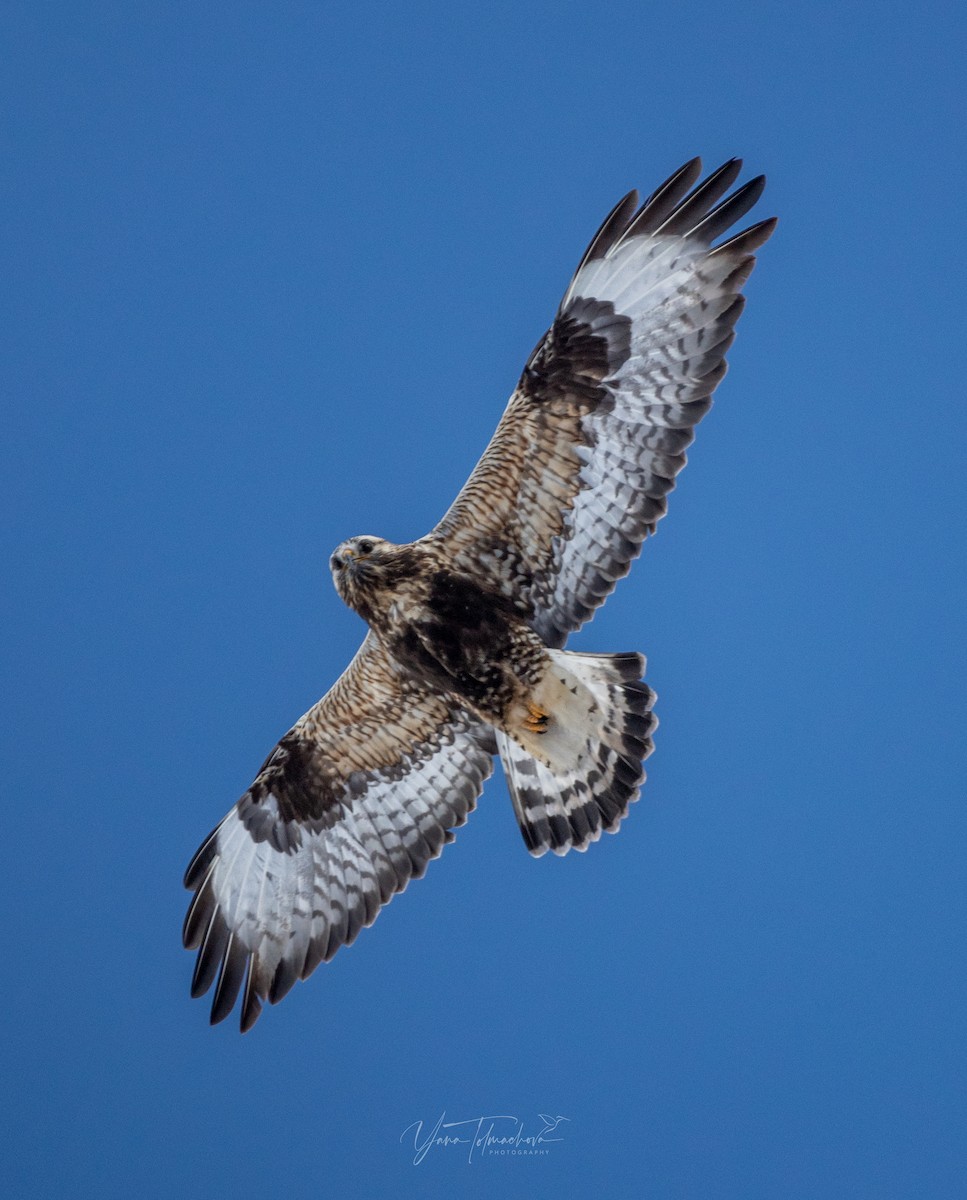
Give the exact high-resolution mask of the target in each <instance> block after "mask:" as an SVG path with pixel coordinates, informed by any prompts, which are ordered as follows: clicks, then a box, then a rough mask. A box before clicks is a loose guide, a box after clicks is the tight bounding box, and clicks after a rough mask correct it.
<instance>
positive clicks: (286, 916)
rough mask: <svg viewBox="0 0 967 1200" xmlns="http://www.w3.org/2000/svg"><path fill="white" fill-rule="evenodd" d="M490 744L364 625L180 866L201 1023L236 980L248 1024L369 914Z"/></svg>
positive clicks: (413, 865)
mask: <svg viewBox="0 0 967 1200" xmlns="http://www.w3.org/2000/svg"><path fill="white" fill-rule="evenodd" d="M494 749H495V746H494V742H493V733H492V731H491V730H490V729H489V727H487V726H483V725H481V724H479V723H478V722H477V721H476V720H475V719H474V718H472V717H470V716H468V715H467V714H466V713H464V712H463V711H461V710H456V709H454V708H453V707H452V706H451V705H449V704H447V702H446V701H445V700H443V699H441V698H440V697H439V696H435V695H432V694H430V693H429V692H427V691H425V690H423V689H422V688H421V687H420V686H419V684H417V683H413V682H412V681H411V680H408V679H405V678H404V677H403V676H402V675H401V674H400V673H399V672H398V670H397V669H395V667H394V664H393V662H392V660H391V659H390V658H389V657H388V656H387V655H386V654H385V652H384V651H383V649H382V646H381V645H380V643H379V642H378V641H377V640H376V638H375V637H374V636H373V635H372V634H369V636H368V637H367V638H366V640H365V641H364V642H363V645H362V647H361V648H360V650H359V652H358V653H357V655H356V657H355V658H354V659H353V661H352V662H351V663H350V665H349V667H348V668H347V669H346V671H345V672H344V674H343V675H342V676H341V677H340V679H339V680H338V681H337V682H336V683H335V685H334V686H333V687H332V689H331V690H330V691H329V692H328V694H327V695H326V696H325V697H323V699H322V700H320V701H319V703H318V704H317V705H315V707H314V708H311V709H310V710H309V711H308V712H307V713H306V714H305V716H304V717H302V718H301V719H300V720H299V721H298V722H297V723H296V725H295V726H294V727H293V728H292V729H291V730H290V731H289V732H288V733H287V734H286V735H285V737H284V738H283V739H282V740H281V741H280V742H279V744H278V746H276V748H275V750H273V752H272V754H271V755H269V758H268V759H267V760H266V762H265V765H264V766H263V767H262V770H261V771H260V772H259V774H258V776H257V777H256V779H255V782H254V783H253V784H252V786H251V787H250V788H249V790H248V791H247V792H246V793H245V795H244V796H243V797H242V798H241V800H239V802H238V803H237V804H236V805H235V807H234V808H233V809H232V811H231V812H230V813H229V814H228V816H227V817H225V819H224V820H223V821H222V823H221V824H220V825H219V826H218V828H217V829H215V830H214V831H213V833H212V834H211V835H210V836H209V837H208V839H207V840H206V841H205V843H204V845H203V846H202V847H201V849H200V850H199V851H198V853H197V854H196V855H195V857H194V859H193V860H192V862H191V865H190V866H189V867H188V870H187V872H186V873H185V886H186V887H188V888H191V889H193V890H194V892H195V897H194V899H193V900H192V902H191V906H190V907H189V909H188V915H187V917H186V918H185V928H184V942H185V945H186V946H187V947H188V949H189V950H194V949H196V948H198V961H197V964H196V967H195V975H194V979H193V980H192V995H194V996H199V995H201V994H202V993H204V992H206V991H207V990H208V989H209V987H211V985H212V982H213V981H214V979H215V976H216V974H217V976H218V984H217V986H216V988H215V998H214V1000H213V1002H212V1023H213V1024H214V1023H215V1022H216V1021H220V1020H222V1019H223V1018H224V1017H226V1016H228V1014H229V1012H230V1011H231V1009H232V1006H233V1005H234V1003H235V1000H236V997H237V996H238V993H239V990H240V989H241V988H242V986H243V984H244V997H243V1001H242V1013H241V1024H242V1030H243V1031H245V1030H246V1029H249V1028H251V1026H252V1025H253V1024H254V1023H255V1021H256V1020H257V1018H258V1015H259V1013H260V1012H261V1009H262V1005H261V1001H262V1000H264V999H266V998H268V999H269V1000H270V1001H271V1002H272V1003H273V1004H274V1003H275V1002H276V1001H277V1000H280V999H281V998H282V997H283V996H284V995H285V994H286V992H288V990H289V989H290V988H291V987H292V985H293V984H294V983H295V981H296V980H297V979H300V978H301V979H305V978H306V976H307V975H309V973H310V972H311V971H313V970H314V969H315V968H316V966H318V964H319V963H320V962H321V961H322V960H323V959H329V958H331V957H332V955H333V954H335V952H336V950H337V949H338V948H339V947H340V946H341V945H344V944H345V945H348V944H349V943H350V942H351V941H352V940H353V939H354V938H355V937H356V934H357V933H359V931H360V929H362V927H363V926H364V925H371V924H372V922H373V921H374V920H375V919H376V914H377V913H378V912H379V909H380V906H381V905H383V904H386V903H387V901H388V900H390V898H391V897H392V896H393V895H394V893H396V892H399V891H402V890H403V888H404V887H406V885H407V883H408V882H409V880H410V879H413V878H419V877H420V876H421V875H422V874H423V872H424V871H425V870H426V865H427V863H428V862H429V860H430V859H431V858H435V857H436V856H437V855H438V854H439V853H440V851H441V849H442V848H443V845H444V843H445V842H448V841H452V840H453V835H452V834H451V833H450V830H451V829H452V828H453V827H454V826H457V825H462V824H463V822H464V821H465V820H466V818H467V813H468V812H470V810H471V809H472V808H473V807H474V804H475V803H476V799H477V796H479V795H480V790H481V788H482V787H483V783H484V780H485V779H486V778H487V777H488V776H489V775H490V772H491V769H492V766H493V762H492V755H493V753H494Z"/></svg>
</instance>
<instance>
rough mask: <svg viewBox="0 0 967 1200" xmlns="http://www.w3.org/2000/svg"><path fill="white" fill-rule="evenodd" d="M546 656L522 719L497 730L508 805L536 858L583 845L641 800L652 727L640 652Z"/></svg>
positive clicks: (652, 696) (651, 694) (614, 825)
mask: <svg viewBox="0 0 967 1200" xmlns="http://www.w3.org/2000/svg"><path fill="white" fill-rule="evenodd" d="M549 656H550V665H549V668H548V671H547V673H546V674H545V676H544V678H543V680H542V681H541V683H540V684H539V685H538V686H537V688H535V690H534V693H533V695H532V697H531V705H530V706H529V707H530V712H529V715H528V718H527V721H528V724H525V725H524V726H522V727H521V728H519V729H515V731H514V736H513V738H511V737H510V736H509V735H508V734H507V733H504V732H501V731H499V730H498V732H497V746H498V748H499V750H500V758H501V762H502V763H503V766H504V774H505V775H506V777H507V785H508V787H509V788H510V795H511V799H512V800H513V802H514V811H515V812H516V813H517V820H518V822H519V823H520V830H521V833H522V834H523V835H524V841H525V842H526V843H527V848H528V850H530V852H531V854H533V855H535V856H538V855H541V854H544V853H545V852H546V851H547V850H553V851H554V853H555V854H566V853H567V851H568V850H570V849H572V848H573V849H575V850H585V849H587V847H588V845H589V844H590V843H591V842H596V841H597V840H598V838H599V837H600V836H601V831H602V829H603V830H606V831H607V832H608V833H615V832H616V831H617V829H618V825H619V824H620V822H621V819H622V817H624V816H625V814H626V813H627V811H628V805H629V804H630V803H631V802H632V801H633V800H637V798H638V789H639V787H640V786H641V783H642V781H643V780H644V778H645V772H644V769H643V767H642V765H641V764H642V761H643V760H644V759H646V758H647V757H648V755H649V754H650V753H651V752H652V750H653V748H654V746H653V743H652V740H651V734H652V733H653V731H654V729H655V726H656V725H657V724H658V720H657V718H656V717H655V715H654V713H653V712H652V711H651V707H652V705H653V704H654V702H655V694H654V692H653V691H652V690H651V688H649V687H648V686H647V685H646V684H644V683H643V682H642V681H641V676H642V675H643V674H644V670H645V660H644V658H643V657H642V656H641V655H640V654H575V653H571V652H569V651H566V650H551V651H549ZM542 726H543V727H542Z"/></svg>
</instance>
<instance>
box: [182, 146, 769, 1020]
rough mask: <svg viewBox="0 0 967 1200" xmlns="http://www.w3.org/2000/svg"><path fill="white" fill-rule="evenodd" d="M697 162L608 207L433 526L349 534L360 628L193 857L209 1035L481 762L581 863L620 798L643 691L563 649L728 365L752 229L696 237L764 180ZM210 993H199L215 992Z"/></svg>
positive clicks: (323, 941) (329, 943)
mask: <svg viewBox="0 0 967 1200" xmlns="http://www.w3.org/2000/svg"><path fill="white" fill-rule="evenodd" d="M739 167H740V164H739V163H738V162H737V161H736V160H733V161H731V162H729V163H726V164H725V165H724V166H723V167H721V168H720V169H719V170H718V171H716V172H714V173H713V174H712V175H710V176H709V177H708V179H706V180H705V181H704V182H703V183H701V184H699V185H698V186H697V187H696V186H693V185H695V183H696V180H697V179H698V176H699V173H700V164H699V162H698V160H697V159H695V160H692V161H691V162H690V163H686V164H685V166H684V167H682V168H681V170H679V171H677V172H676V173H675V174H674V175H673V176H671V178H670V179H668V180H667V181H666V182H665V183H664V184H662V186H661V187H660V188H658V189H657V190H656V191H655V192H654V193H653V194H652V196H651V197H649V199H648V200H647V201H645V203H644V204H643V205H641V206H639V205H638V198H637V194H636V193H631V194H630V195H629V196H626V197H625V198H624V199H623V200H622V201H621V202H620V203H619V204H618V205H617V206H616V207H615V209H614V210H613V211H612V213H611V214H610V216H609V217H608V218H607V220H606V221H605V222H604V224H603V225H602V227H601V229H600V230H599V231H598V233H597V235H596V236H595V238H594V239H593V240H592V242H591V245H590V246H589V247H588V250H587V251H586V252H585V255H584V257H583V258H582V260H581V263H580V265H579V267H578V270H577V272H576V273H575V276H574V278H573V280H572V282H571V284H570V286H569V288H568V290H567V292H566V293H565V296H564V299H563V300H562V302H561V306H560V308H559V310H558V313H557V316H556V317H555V320H554V322H553V324H552V326H551V328H550V329H549V330H548V332H547V333H546V334H545V336H544V337H543V338H542V339H541V341H540V342H539V343H538V345H537V347H536V349H535V350H534V353H533V354H532V355H531V357H530V359H529V360H528V362H527V364H526V366H525V368H524V371H523V374H522V375H521V378H520V381H519V383H518V385H517V388H516V389H515V391H514V393H513V395H512V396H511V399H510V402H509V404H508V406H507V409H506V411H505V413H504V415H503V417H502V419H501V421H500V424H499V425H498V427H497V430H496V432H495V434H494V436H493V439H492V440H491V443H490V445H489V446H488V448H487V450H486V452H485V454H484V456H483V457H482V459H481V460H480V462H479V464H478V465H477V467H476V469H475V470H474V472H473V474H472V475H471V477H470V479H469V480H468V481H467V483H466V485H465V486H464V488H463V490H462V491H461V492H460V494H459V495H458V496H457V498H456V500H455V501H454V502H453V504H452V505H451V507H450V509H449V511H448V512H447V514H446V515H445V516H444V518H443V520H442V521H441V522H440V523H439V525H437V526H436V528H435V529H433V530H432V531H431V532H430V533H429V534H427V535H426V536H425V537H423V538H420V539H419V540H418V541H415V542H411V543H409V544H407V545H402V546H396V545H393V544H391V543H389V542H387V541H385V540H384V539H381V538H377V537H373V536H358V537H354V538H350V539H349V540H348V541H346V542H343V543H342V544H341V545H340V546H339V547H337V549H336V551H335V552H334V554H333V556H332V560H331V566H332V571H333V578H334V582H335V585H336V589H337V591H338V592H339V594H340V596H341V597H342V598H343V600H344V601H345V602H346V603H347V604H348V605H350V607H352V608H353V609H355V610H356V612H358V613H359V614H360V616H362V617H363V619H364V620H365V621H366V622H367V623H368V625H369V627H370V632H369V633H368V635H367V637H366V640H365V641H364V642H363V645H362V647H361V648H360V650H359V652H358V653H357V655H356V657H355V658H354V659H353V661H352V663H351V664H350V665H349V667H348V668H347V670H346V671H345V673H344V674H343V675H342V677H341V678H340V679H339V680H338V681H337V683H336V684H335V685H334V686H333V688H332V689H331V690H330V691H329V692H328V693H327V695H326V696H324V697H323V699H322V700H320V701H319V703H318V704H316V705H315V706H314V707H313V708H312V709H310V710H309V712H307V713H306V714H305V716H303V717H302V718H301V719H300V720H299V721H298V722H297V723H296V724H295V726H294V727H293V728H292V729H291V730H290V731H289V733H287V734H286V736H285V737H284V738H283V739H282V740H281V742H280V743H279V744H278V746H277V747H276V748H275V750H274V751H273V752H272V754H271V755H270V756H269V758H268V759H267V760H266V762H265V764H264V765H263V767H262V769H261V771H260V772H259V774H258V775H257V777H256V779H255V781H254V782H253V784H252V786H251V787H250V788H249V790H248V791H247V792H246V793H245V795H244V796H243V797H242V798H241V800H239V802H238V804H237V805H236V806H235V808H234V809H233V810H232V811H231V812H230V813H229V814H228V816H227V817H226V818H225V819H224V820H223V821H222V822H221V824H220V825H219V826H218V828H217V829H216V830H215V831H214V832H213V833H212V834H211V836H210V837H209V838H208V840H207V841H206V842H205V843H204V844H203V846H202V847H201V849H200V850H199V851H198V853H197V854H196V856H195V858H194V859H193V860H192V863H191V865H190V866H189V868H188V871H187V874H186V877H185V883H186V885H187V886H188V887H189V888H191V889H192V890H193V891H194V893H195V896H194V899H193V901H192V903H191V906H190V908H189V911H188V915H187V917H186V920H185V929H184V941H185V945H186V946H188V947H189V948H191V949H197V950H198V960H197V964H196V969H195V976H194V979H193V981H192V994H193V995H200V994H201V993H203V992H205V991H207V990H208V988H209V987H211V985H212V984H213V983H215V996H214V1001H213V1004H212V1020H213V1021H218V1020H221V1019H222V1018H223V1017H225V1016H226V1015H227V1014H228V1012H229V1011H230V1010H231V1008H232V1007H233V1005H234V1003H235V1001H236V999H237V997H238V995H239V993H240V992H241V994H242V1005H241V1025H242V1029H243V1030H245V1029H248V1028H250V1027H251V1025H252V1024H253V1023H254V1022H255V1020H256V1019H257V1017H258V1015H259V1012H260V1011H261V1005H262V1001H264V1000H265V999H268V1000H269V1001H271V1002H273V1003H274V1002H276V1001H277V1000H279V999H280V998H281V997H282V996H284V995H285V994H286V992H287V991H288V990H289V989H290V988H291V987H292V985H293V984H294V983H295V981H296V979H298V978H305V977H306V976H307V975H308V974H309V973H310V972H311V971H312V970H314V968H315V967H316V966H317V965H318V963H319V962H320V961H322V960H324V959H328V958H330V957H331V956H332V955H333V954H334V953H335V952H336V950H337V949H338V948H339V946H341V945H345V944H349V943H350V942H351V941H352V940H353V939H354V938H355V936H356V935H357V933H358V932H359V930H360V929H361V928H362V927H363V926H364V925H368V924H370V923H371V922H372V921H373V920H374V919H375V917H376V915H377V913H378V912H379V909H380V907H381V906H382V905H383V904H385V903H386V902H387V901H388V900H389V899H390V898H391V897H392V896H393V894H394V893H395V892H397V891H400V890H401V889H402V888H403V887H405V886H406V884H407V882H408V881H409V880H410V879H411V878H414V877H418V876H420V875H421V874H422V873H423V871H424V870H425V868H426V864H427V862H428V861H429V860H430V859H431V858H433V857H435V856H436V855H437V854H439V853H440V851H441V849H442V847H443V845H444V844H445V842H447V841H449V840H451V838H452V836H453V835H452V829H453V828H454V827H456V826H458V825H460V824H462V823H463V821H465V820H466V817H467V814H468V812H469V811H470V810H471V809H472V808H473V806H474V804H475V802H476V798H477V796H478V795H479V793H480V790H481V788H482V786H483V782H484V780H485V779H486V778H487V776H488V775H489V774H490V771H491V769H492V764H493V754H494V753H495V751H496V752H499V753H500V756H501V759H502V761H503V765H504V771H505V775H506V778H507V782H508V785H509V788H510V792H511V798H512V800H513V803H514V808H515V811H516V813H517V817H518V821H519V823H520V828H521V833H522V834H523V837H524V840H525V842H526V844H527V847H528V849H529V850H530V851H531V852H532V853H533V854H535V855H539V854H543V853H544V852H545V851H547V850H552V851H554V852H555V853H557V854H563V853H565V852H566V851H567V850H569V849H571V848H575V849H584V848H586V847H587V846H588V845H589V844H590V843H591V842H592V841H595V840H597V839H598V838H599V837H600V835H601V833H602V831H610V832H613V831H614V830H616V829H617V828H618V825H619V823H620V822H621V819H622V818H623V816H624V815H625V814H626V812H627V809H628V805H629V804H630V803H631V801H632V800H634V799H636V797H637V795H638V790H639V787H640V784H641V781H642V780H643V778H644V770H643V767H642V762H643V760H644V759H645V758H646V757H647V755H648V754H649V753H650V751H651V749H652V740H651V735H652V733H653V731H654V727H655V724H656V722H655V719H654V716H653V714H652V712H651V706H652V703H653V701H654V696H653V694H652V692H651V691H650V689H649V688H648V687H647V686H646V685H645V684H644V683H643V682H642V681H641V676H642V674H643V671H644V660H643V659H642V658H641V656H640V655H638V654H635V653H629V654H609V655H589V654H575V653H572V652H570V651H565V650H563V649H562V647H563V645H564V643H565V641H566V639H567V637H568V635H569V634H570V633H571V632H572V631H573V630H575V629H577V628H578V627H579V626H580V625H581V624H582V623H583V622H584V621H586V620H587V619H588V617H589V616H590V615H591V613H592V612H593V611H594V609H595V608H596V607H597V606H598V605H599V604H600V603H601V602H602V600H603V599H604V598H605V596H607V595H608V593H609V592H610V591H611V590H612V588H613V587H614V585H615V582H616V580H617V579H619V578H620V577H621V576H622V575H624V574H625V573H626V572H627V570H628V568H629V565H630V563H631V561H632V559H633V558H634V557H635V556H636V555H637V554H638V552H639V550H640V548H641V544H642V542H643V540H644V539H645V538H646V537H647V535H648V534H649V533H651V532H653V531H654V528H655V525H656V523H657V521H658V520H659V519H660V518H661V517H662V516H663V515H664V513H665V509H666V505H667V496H668V493H669V492H670V491H671V489H672V488H673V487H674V480H675V476H676V475H677V473H678V472H679V471H680V470H681V468H682V467H683V466H684V465H685V453H684V452H685V449H686V447H687V446H688V444H689V443H690V442H691V440H692V437H693V433H694V427H695V425H696V424H697V423H698V421H699V420H700V419H701V417H702V416H703V415H704V414H705V413H706V412H707V411H708V408H709V407H710V405H711V395H712V392H713V391H714V389H715V387H716V385H717V384H718V383H719V381H720V380H721V378H722V376H723V375H724V373H725V358H724V356H725V352H726V350H727V349H728V347H729V346H730V345H731V342H732V339H733V337H734V332H733V331H734V326H735V322H736V320H737V319H738V316H739V313H740V312H741V309H742V303H743V301H742V297H741V295H740V291H741V288H742V286H743V284H744V283H745V281H746V280H747V279H748V276H749V273H750V272H751V269H752V265H753V262H754V259H753V253H754V251H755V250H756V249H757V248H758V247H759V246H761V245H762V244H763V243H764V242H765V241H766V240H767V238H768V237H769V235H770V234H771V233H772V230H773V227H774V225H775V222H774V221H763V222H760V223H759V224H758V225H754V226H752V227H750V228H749V229H746V230H744V231H742V232H741V233H739V234H737V235H736V236H734V237H732V238H731V239H729V240H728V241H726V242H724V243H722V244H720V245H718V246H713V242H714V241H715V240H716V239H717V238H719V237H720V236H721V235H722V234H723V233H725V232H726V231H727V230H728V229H729V228H730V226H731V225H732V224H733V223H734V222H735V221H737V220H739V219H740V218H741V217H742V216H744V215H745V213H746V212H747V211H748V210H749V209H750V208H751V207H752V205H753V204H754V203H755V201H756V200H757V199H758V196H759V194H760V193H761V190H762V185H763V181H762V179H761V177H760V178H759V179H755V180H752V181H751V182H750V183H748V184H746V185H745V186H744V187H741V188H739V189H738V190H737V191H735V192H734V193H732V194H731V195H729V196H727V197H726V199H724V200H721V203H718V202H719V201H720V198H721V197H722V196H724V195H726V193H727V192H728V190H729V188H730V187H731V186H732V185H733V183H734V182H735V180H736V178H737V176H738V173H739ZM216 978H217V982H216Z"/></svg>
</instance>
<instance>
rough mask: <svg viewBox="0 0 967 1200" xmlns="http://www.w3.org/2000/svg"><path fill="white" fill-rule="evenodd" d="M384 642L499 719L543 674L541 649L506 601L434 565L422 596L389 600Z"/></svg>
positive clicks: (435, 681)
mask: <svg viewBox="0 0 967 1200" xmlns="http://www.w3.org/2000/svg"><path fill="white" fill-rule="evenodd" d="M394 607H395V608H396V611H397V613H398V614H399V615H398V616H397V618H396V619H395V620H393V621H391V622H390V624H389V627H388V628H387V629H386V630H385V631H382V630H381V631H380V633H381V636H383V638H384V640H385V642H386V646H387V649H388V650H389V651H390V653H391V654H393V655H394V657H395V658H396V659H397V660H398V661H399V662H401V663H402V664H403V665H404V666H405V667H407V668H409V670H411V671H412V672H413V673H414V674H415V675H417V676H418V677H419V678H420V679H421V680H423V681H424V682H425V683H428V684H430V685H431V686H432V687H434V688H436V689H439V690H440V691H445V692H451V693H453V694H455V695H457V696H459V697H460V699H461V700H463V701H465V702H466V703H467V704H468V705H469V706H470V707H472V708H474V709H476V710H477V711H478V712H479V713H480V714H481V715H482V716H484V717H485V718H487V719H489V720H491V721H496V722H498V723H499V722H500V721H501V719H502V717H503V715H504V713H505V712H506V711H507V710H508V709H509V708H510V706H511V705H512V704H513V703H514V702H515V701H519V699H520V697H521V696H522V695H523V694H524V693H526V692H528V691H529V690H530V689H531V687H533V685H534V684H535V683H536V682H537V680H538V679H539V678H540V676H541V674H542V670H543V666H544V659H545V654H546V650H545V647H544V645H543V643H542V642H541V640H540V638H539V637H538V636H537V634H535V633H534V632H533V630H531V629H530V628H529V627H528V626H527V625H526V624H525V622H524V621H523V620H522V619H521V617H520V616H519V615H518V614H517V613H516V612H515V611H514V608H513V606H512V604H511V603H510V601H508V600H507V599H506V598H505V597H502V596H499V595H497V594H496V593H492V592H489V591H487V590H485V589H483V588H481V587H480V586H479V585H477V584H476V583H474V582H473V581H471V580H469V579H467V578H466V577H464V576H460V575H455V574H453V573H451V572H449V571H438V572H436V573H435V574H434V575H433V577H432V578H431V580H430V585H429V588H428V589H427V591H426V593H424V596H423V597H421V599H420V601H418V602H416V603H414V604H413V605H407V604H405V603H403V604H400V605H398V606H394Z"/></svg>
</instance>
